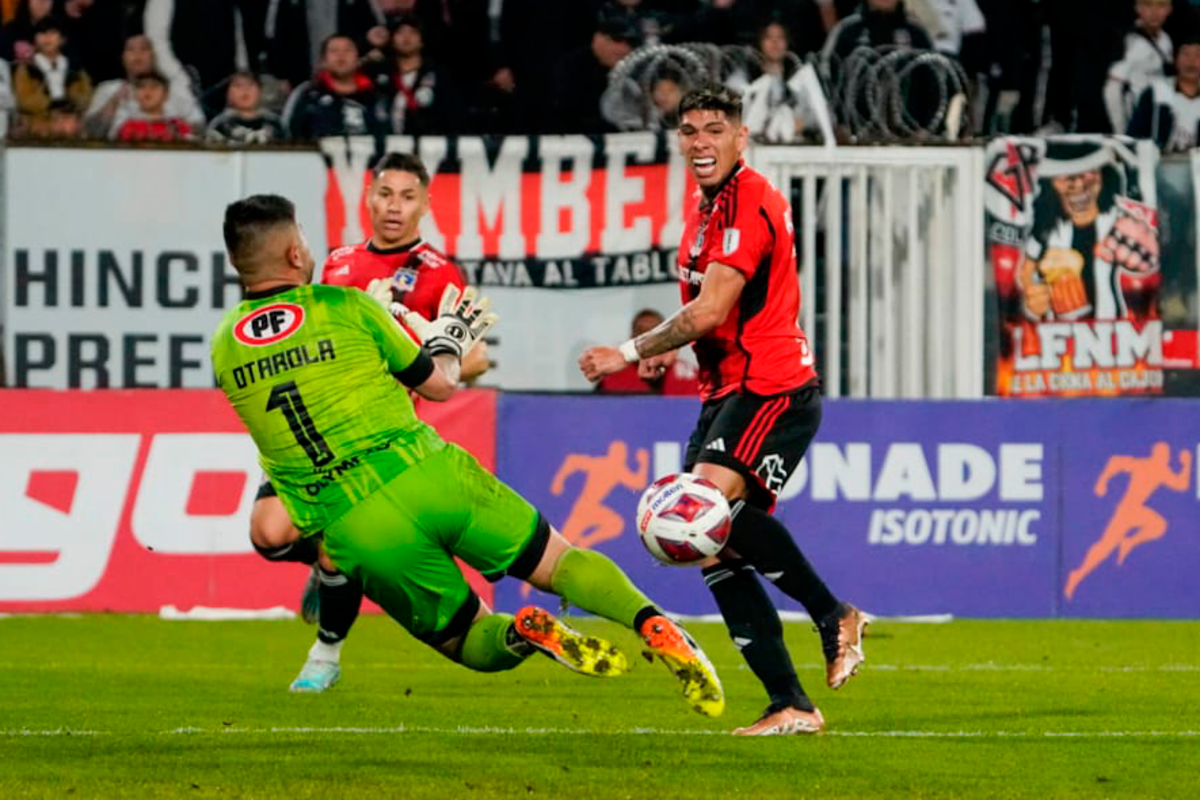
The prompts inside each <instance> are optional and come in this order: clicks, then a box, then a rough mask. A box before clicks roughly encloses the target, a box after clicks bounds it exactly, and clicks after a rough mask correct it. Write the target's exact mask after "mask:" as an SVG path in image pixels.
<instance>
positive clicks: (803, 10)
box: [755, 0, 838, 58]
mask: <svg viewBox="0 0 1200 800" xmlns="http://www.w3.org/2000/svg"><path fill="white" fill-rule="evenodd" d="M763 5H765V6H766V8H765V9H764V8H763V7H762V6H761V5H760V10H759V13H758V16H757V17H756V19H755V21H756V22H757V25H756V28H755V30H756V31H761V30H762V29H763V27H764V26H766V25H767V24H769V23H772V22H779V23H782V24H783V27H784V28H785V29H786V30H787V38H788V46H789V48H790V49H791V51H792V52H793V53H795V54H796V55H798V56H800V57H801V58H803V57H804V56H806V55H808V54H809V53H819V52H821V48H822V47H824V46H825V36H826V35H827V34H828V32H829V31H831V30H833V26H835V25H837V22H838V17H837V12H836V11H835V10H834V7H833V3H832V2H831V0H772V2H769V3H765V4H763Z"/></svg>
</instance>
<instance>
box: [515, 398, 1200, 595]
mask: <svg viewBox="0 0 1200 800" xmlns="http://www.w3.org/2000/svg"><path fill="white" fill-rule="evenodd" d="M698 411H699V404H698V403H697V402H696V401H694V400H686V399H677V398H629V397H621V398H601V397H561V396H558V397H555V396H537V395H507V396H504V397H502V398H501V401H500V407H499V412H498V413H499V418H498V425H497V431H498V432H497V435H498V441H497V469H498V473H499V475H500V477H501V478H502V479H503V480H505V482H507V483H509V484H510V485H511V486H513V487H514V488H516V489H517V490H518V491H519V492H521V493H522V494H523V495H524V496H525V497H527V498H529V499H530V500H531V501H532V502H533V503H534V504H535V505H537V506H538V507H539V508H540V509H541V510H542V511H543V513H545V514H546V516H547V517H548V518H549V520H550V521H551V522H552V523H553V524H554V525H555V526H556V527H558V528H559V530H561V531H562V532H563V533H564V535H566V536H567V538H568V539H570V540H571V541H573V542H575V543H577V544H579V545H581V546H584V547H592V548H595V549H597V550H599V551H601V552H604V553H606V554H608V555H609V556H611V557H612V558H613V559H614V560H615V561H616V562H617V563H618V564H620V565H621V566H622V567H623V568H624V569H625V570H626V571H627V572H628V573H629V575H630V576H631V577H632V578H633V579H634V581H635V582H636V583H637V584H638V585H639V586H641V587H642V588H643V589H645V590H646V592H647V593H648V594H650V595H651V596H652V597H653V598H655V599H656V600H657V601H658V602H660V603H661V604H662V605H664V606H665V607H666V608H668V609H669V610H671V611H674V612H677V613H683V614H705V613H714V612H715V611H716V607H715V604H714V603H713V601H712V598H711V597H710V595H709V594H708V592H707V590H706V589H705V588H704V585H703V582H702V581H701V579H700V575H699V572H698V570H696V569H695V568H686V567H665V566H661V565H659V564H658V563H657V562H655V561H654V560H653V559H652V558H651V557H650V556H649V554H647V553H646V552H645V550H644V549H643V548H642V546H641V543H640V542H639V540H638V537H637V535H636V531H635V530H634V526H633V517H634V509H635V507H636V505H637V500H638V497H639V496H640V494H641V492H642V490H643V489H644V488H645V487H646V486H648V485H649V484H650V483H651V482H652V481H653V480H654V478H655V477H657V476H659V475H662V474H666V473H670V472H675V471H678V470H679V469H680V468H681V466H682V458H683V450H684V443H685V442H686V441H687V437H688V435H689V433H690V432H691V429H692V426H693V425H694V423H695V418H696V415H697V413H698ZM1198 451H1200V405H1197V404H1196V403H1194V402H1190V401H1186V400H1179V401H1176V400H1064V401H1053V400H1048V401H1031V402H1023V403H1010V402H998V401H982V402H968V401H945V402H916V401H914V402H906V401H852V400H840V401H826V402H825V409H824V419H823V421H822V424H821V429H820V431H819V432H818V434H817V438H816V440H815V441H814V442H813V445H812V446H811V447H810V448H809V451H808V454H807V456H806V457H805V459H804V461H803V462H802V463H801V465H800V467H798V468H797V469H796V470H795V472H794V473H793V474H792V475H790V476H786V484H785V485H784V488H783V491H782V492H781V493H780V502H779V505H778V507H777V509H776V514H777V516H778V517H779V518H780V519H781V520H782V521H783V522H784V524H785V525H786V526H787V527H788V528H789V530H791V532H792V534H793V535H794V537H795V538H796V540H797V542H798V543H799V544H800V546H801V548H802V549H803V550H804V552H805V554H806V555H807V556H808V558H809V560H810V561H812V563H813V564H814V566H816V568H817V570H818V571H819V572H820V573H821V575H822V576H823V577H824V579H825V580H826V582H827V583H828V584H829V586H830V588H831V589H832V590H833V591H834V593H835V594H837V595H838V596H839V597H841V598H843V599H846V600H849V601H851V602H854V603H856V604H857V605H859V606H861V607H862V608H864V609H865V610H867V611H869V612H871V613H874V614H880V615H914V614H942V613H950V614H954V615H958V616H968V617H990V618H996V617H1026V618H1028V617H1052V616H1068V617H1075V616H1081V617H1197V616H1200V590H1197V589H1196V588H1194V576H1195V575H1196V574H1198V573H1200V485H1198V480H1197V479H1198V475H1200V473H1198V469H1200V465H1198V464H1197V455H1198V454H1200V453H1198ZM769 455H770V454H761V456H762V457H763V458H764V459H765V458H767V457H769ZM772 592H774V589H772ZM536 594H537V593H536V592H534V593H533V596H536ZM530 596H531V594H530V592H529V590H528V589H526V588H524V587H522V585H521V584H519V583H517V582H514V581H506V582H504V583H502V584H501V585H500V586H499V587H497V604H498V606H499V607H500V608H512V607H516V606H517V605H519V604H520V603H522V602H524V601H525V600H526V599H527V598H528V597H530ZM775 596H776V599H777V600H778V601H779V606H780V608H783V609H788V610H801V608H800V606H799V604H797V603H796V602H795V601H792V600H791V599H788V598H784V597H783V596H782V595H778V594H776V595H775ZM541 600H542V601H543V602H548V601H547V600H546V598H541Z"/></svg>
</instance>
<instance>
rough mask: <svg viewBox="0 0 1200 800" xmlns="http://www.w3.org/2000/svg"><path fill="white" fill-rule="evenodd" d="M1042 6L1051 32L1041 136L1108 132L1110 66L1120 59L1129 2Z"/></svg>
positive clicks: (1059, 0) (1084, 0)
mask: <svg viewBox="0 0 1200 800" xmlns="http://www.w3.org/2000/svg"><path fill="white" fill-rule="evenodd" d="M1039 6H1044V10H1043V11H1042V13H1044V14H1045V19H1046V26H1047V27H1048V28H1049V30H1050V47H1049V50H1050V53H1051V58H1050V61H1049V64H1048V65H1047V66H1048V71H1047V75H1046V90H1045V98H1046V99H1045V106H1046V114H1045V116H1046V121H1045V124H1043V125H1042V126H1041V128H1039V129H1038V132H1039V133H1040V134H1042V135H1048V134H1055V133H1061V132H1063V131H1077V132H1082V133H1106V132H1108V131H1110V130H1111V128H1110V123H1109V119H1108V111H1107V110H1106V109H1105V107H1104V84H1105V83H1106V82H1107V80H1108V68H1109V65H1110V64H1112V62H1114V61H1116V60H1117V59H1118V58H1120V55H1121V53H1120V51H1121V43H1122V37H1123V35H1124V33H1125V31H1127V30H1128V25H1129V22H1128V18H1129V6H1130V2H1129V0H1055V2H1053V3H1044V2H1043V3H1039Z"/></svg>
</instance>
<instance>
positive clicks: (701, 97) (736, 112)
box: [679, 84, 742, 122]
mask: <svg viewBox="0 0 1200 800" xmlns="http://www.w3.org/2000/svg"><path fill="white" fill-rule="evenodd" d="M689 111H720V112H723V113H724V114H725V116H726V117H727V118H728V119H729V120H731V121H733V122H741V119H742V98H741V96H739V95H738V94H736V93H735V92H732V91H730V90H729V89H726V88H725V87H724V86H718V85H716V84H713V85H709V86H702V87H700V88H699V89H693V90H692V91H690V92H688V93H687V94H685V95H684V96H683V99H682V100H680V101H679V116H680V118H681V119H682V117H683V115H684V114H686V113H688V112H689Z"/></svg>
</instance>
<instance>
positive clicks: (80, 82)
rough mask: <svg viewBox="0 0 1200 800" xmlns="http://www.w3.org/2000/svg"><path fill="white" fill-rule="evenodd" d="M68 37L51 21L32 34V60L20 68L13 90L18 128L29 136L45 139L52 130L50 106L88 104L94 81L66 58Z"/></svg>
mask: <svg viewBox="0 0 1200 800" xmlns="http://www.w3.org/2000/svg"><path fill="white" fill-rule="evenodd" d="M65 43H66V38H65V37H64V36H63V34H62V31H61V30H60V29H59V25H58V23H57V22H55V21H54V20H53V19H52V18H47V19H43V20H42V21H41V22H39V23H38V25H37V28H36V29H35V30H34V34H33V46H34V53H33V57H32V58H30V59H29V60H28V61H25V62H22V63H20V64H18V65H17V71H16V74H15V75H14V76H13V87H14V90H15V92H16V96H17V112H18V115H19V117H18V127H19V128H20V130H21V132H22V133H24V134H26V135H30V136H45V135H46V134H47V132H48V130H49V127H50V104H51V103H52V102H54V101H55V100H70V101H71V102H72V103H74V104H75V105H76V106H79V107H82V106H85V105H87V103H88V100H89V99H90V98H91V96H92V80H91V78H89V77H88V74H87V73H86V72H84V71H83V70H81V69H79V68H78V67H76V66H75V65H74V64H73V63H71V61H70V60H69V59H68V58H67V57H66V56H65V55H63V45H64V44H65Z"/></svg>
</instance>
